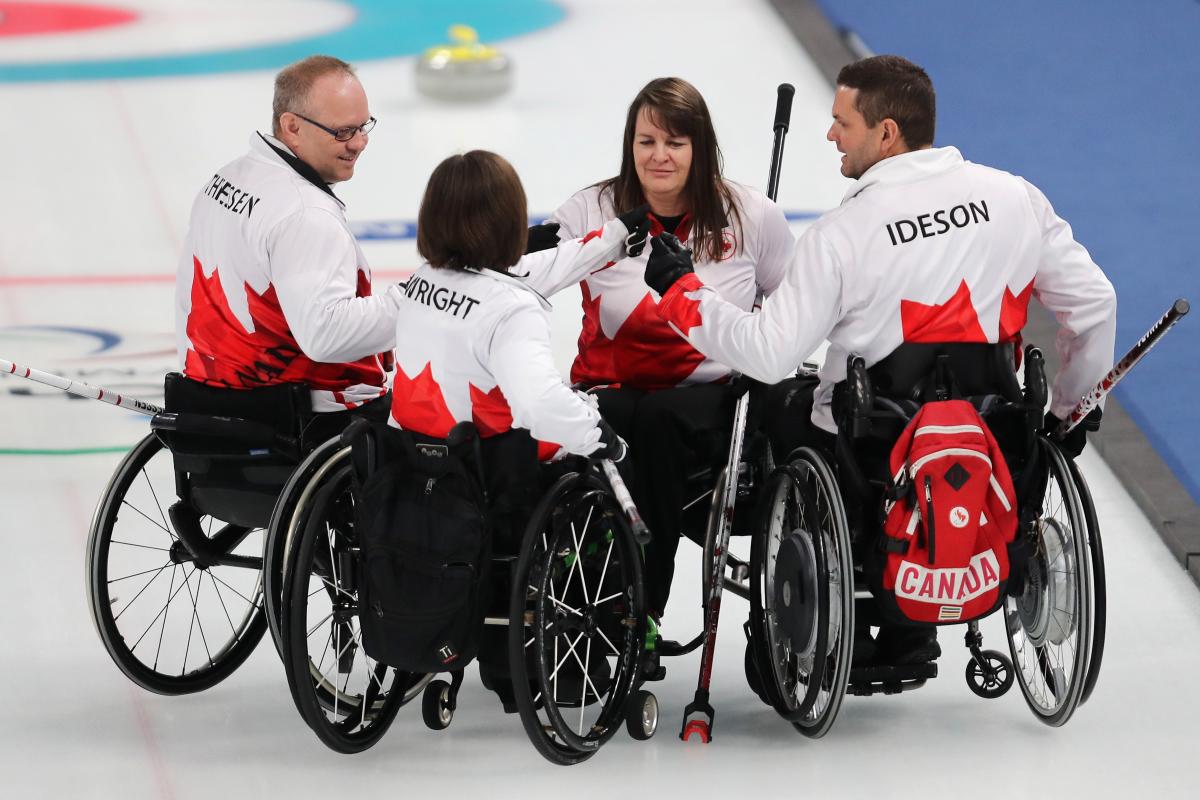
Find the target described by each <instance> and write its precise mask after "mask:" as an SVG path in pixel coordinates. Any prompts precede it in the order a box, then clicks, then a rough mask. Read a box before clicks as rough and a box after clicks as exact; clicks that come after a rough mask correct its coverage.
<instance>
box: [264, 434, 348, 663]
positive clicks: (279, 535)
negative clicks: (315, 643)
mask: <svg viewBox="0 0 1200 800" xmlns="http://www.w3.org/2000/svg"><path fill="white" fill-rule="evenodd" d="M348 453H349V450H348V449H345V448H343V447H342V446H341V441H340V439H337V438H335V439H330V440H329V441H327V442H325V443H324V444H322V445H321V446H319V447H318V448H316V449H315V450H313V451H312V452H311V453H309V454H308V456H307V457H306V458H305V459H304V461H302V462H301V463H300V466H299V467H297V468H296V471H295V472H293V473H292V474H291V476H290V477H289V478H288V479H287V482H286V483H285V484H284V486H283V491H282V492H280V493H279V499H278V500H277V501H276V503H275V508H274V509H273V510H272V511H271V521H270V524H269V525H268V526H267V533H266V543H265V545H264V547H263V603H264V607H265V609H266V618H267V624H268V627H269V630H270V631H271V639H272V641H274V642H275V649H276V650H277V651H278V652H279V655H280V657H281V658H282V657H283V631H282V627H281V623H280V619H281V617H282V614H281V612H280V597H281V595H282V592H283V565H284V562H285V560H286V557H287V548H288V544H289V542H295V541H298V540H299V538H300V537H299V534H298V533H297V532H296V531H297V528H296V525H297V521H298V520H297V516H296V509H297V508H298V507H300V506H303V505H306V504H308V503H310V502H311V500H312V493H313V492H315V491H316V489H317V487H318V486H320V485H321V484H322V482H323V478H324V476H325V475H326V474H327V473H328V472H329V471H330V470H332V469H334V468H336V467H337V466H338V464H340V463H342V460H343V459H344V458H345V457H346V456H347V455H348Z"/></svg>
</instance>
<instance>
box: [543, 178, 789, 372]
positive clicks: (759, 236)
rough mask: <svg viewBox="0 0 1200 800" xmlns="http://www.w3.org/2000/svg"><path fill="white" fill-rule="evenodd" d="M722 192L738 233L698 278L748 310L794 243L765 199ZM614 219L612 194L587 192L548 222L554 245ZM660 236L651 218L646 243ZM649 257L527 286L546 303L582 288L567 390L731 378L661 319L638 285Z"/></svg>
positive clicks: (777, 274) (778, 275)
mask: <svg viewBox="0 0 1200 800" xmlns="http://www.w3.org/2000/svg"><path fill="white" fill-rule="evenodd" d="M728 186H729V188H730V189H731V190H732V192H733V195H734V197H735V198H736V200H737V203H738V205H739V206H740V209H741V217H742V224H741V228H740V230H738V229H735V228H733V227H729V228H726V229H725V231H724V232H723V234H722V235H723V239H724V242H725V245H726V252H727V254H728V255H727V257H726V258H724V259H722V260H721V261H718V262H715V263H714V262H709V261H701V262H699V263H698V264H696V272H697V273H698V274H699V275H700V277H701V278H702V279H703V280H704V282H705V284H707V285H708V286H711V287H713V288H714V289H715V290H716V291H717V292H718V293H719V294H720V295H721V296H722V297H724V298H725V299H726V300H728V301H729V302H730V303H732V304H733V305H734V306H736V307H737V308H741V309H747V310H748V309H750V308H752V307H753V305H754V296H755V294H756V293H757V290H758V289H760V288H761V289H762V290H763V292H765V293H766V294H770V293H771V292H773V291H774V290H775V289H776V287H778V286H779V284H780V283H781V282H782V281H783V276H784V272H785V270H786V269H787V267H788V265H789V264H790V263H791V254H792V249H793V247H794V246H795V239H794V238H793V237H792V232H791V230H790V229H789V227H788V223H787V220H786V219H785V218H784V216H783V212H782V211H780V210H779V208H778V206H776V205H775V204H774V203H773V202H771V201H770V200H769V199H768V198H767V197H766V195H764V194H762V193H761V192H758V191H756V190H754V189H750V188H748V187H745V186H741V185H740V184H736V183H732V182H729V183H728ZM615 213H616V212H615V211H614V210H613V206H612V198H611V193H609V192H605V193H604V195H603V196H601V193H600V189H599V188H598V187H595V186H592V187H589V188H587V189H584V190H582V191H580V192H577V193H576V194H575V195H573V196H572V197H571V198H570V199H568V200H567V201H566V202H565V203H563V204H562V206H561V207H559V209H558V210H557V211H555V212H554V214H552V215H551V217H550V221H552V222H557V223H559V225H561V226H562V227H561V228H560V229H559V236H560V237H563V238H574V237H578V236H583V235H584V232H585V231H590V230H592V229H594V228H597V227H599V226H600V225H601V224H602V223H603V222H604V220H607V219H611V218H612V217H613V216H615ZM689 228H690V225H689V221H688V219H687V217H685V218H684V219H683V221H682V222H681V223H680V225H679V229H678V231H677V233H679V234H681V237H680V238H686V236H687V232H688V230H689ZM661 232H662V226H661V225H659V224H658V221H657V220H656V219H654V217H653V216H651V229H650V235H651V236H657V235H658V234H659V233H661ZM739 239H740V241H739ZM649 254H650V246H649V243H647V245H646V249H645V250H644V251H643V252H642V254H641V255H640V256H639V257H637V258H622V259H618V260H617V261H616V262H615V263H613V264H602V265H600V266H599V267H593V268H591V269H588V270H579V269H577V270H575V271H572V272H562V273H558V274H538V272H537V271H532V272H531V274H530V276H529V278H528V280H529V281H531V282H532V284H533V286H534V287H535V288H537V289H538V291H540V292H542V293H543V294H545V295H547V296H549V295H552V294H554V293H555V292H557V291H559V290H560V289H562V288H564V287H566V286H569V285H573V284H576V283H580V282H581V281H582V284H581V286H580V288H581V289H582V290H583V333H582V334H581V335H580V337H579V355H578V356H577V357H576V359H575V363H574V364H573V365H572V367H571V380H572V381H573V382H575V383H584V384H588V385H601V384H613V383H622V384H626V385H629V386H634V387H637V388H642V389H663V388H667V387H671V386H678V385H680V384H688V383H708V382H711V381H714V380H717V379H719V378H722V377H724V376H726V375H728V374H729V368H728V367H726V366H725V365H724V364H722V363H717V362H718V361H720V359H717V360H716V361H714V360H712V359H709V358H706V357H705V356H704V355H703V354H702V353H700V352H698V351H697V350H696V349H695V348H693V347H692V346H691V345H689V344H688V343H687V342H685V341H683V340H682V339H680V338H679V337H678V336H677V335H676V334H675V333H674V332H673V331H672V330H671V329H670V327H668V326H667V324H666V323H665V322H663V320H662V319H660V318H659V316H658V314H657V311H656V306H657V303H658V301H659V297H658V294H657V293H655V292H654V291H653V290H651V289H648V288H647V287H646V284H645V282H644V281H643V279H642V275H643V273H644V272H645V269H646V259H647V258H648V257H649Z"/></svg>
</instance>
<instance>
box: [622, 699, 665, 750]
mask: <svg viewBox="0 0 1200 800" xmlns="http://www.w3.org/2000/svg"><path fill="white" fill-rule="evenodd" d="M625 730H626V731H628V732H629V735H630V737H632V738H634V739H636V740H638V741H639V742H644V741H646V740H647V739H649V738H651V737H652V736H654V733H655V731H657V730H658V698H657V697H655V696H654V693H653V692H648V691H646V690H645V689H639V690H637V691H636V692H634V693H633V695H632V696H631V697H630V698H629V700H628V701H627V703H626V711H625Z"/></svg>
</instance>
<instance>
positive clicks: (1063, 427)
mask: <svg viewBox="0 0 1200 800" xmlns="http://www.w3.org/2000/svg"><path fill="white" fill-rule="evenodd" d="M1191 308H1192V307H1191V304H1190V303H1188V301H1187V300H1185V299H1183V298H1182V297H1181V298H1179V299H1178V300H1176V301H1175V302H1174V303H1173V304H1172V305H1171V307H1170V308H1169V309H1167V313H1165V314H1163V315H1162V317H1161V318H1160V319H1159V320H1158V322H1156V323H1154V325H1153V326H1152V327H1151V328H1150V330H1148V331H1146V335H1145V336H1143V337H1142V338H1141V339H1139V340H1138V342H1137V344H1135V345H1134V346H1133V347H1131V348H1129V352H1128V353H1126V354H1125V357H1124V358H1122V359H1121V360H1120V361H1118V362H1117V363H1116V366H1114V367H1113V368H1112V369H1110V370H1109V371H1108V374H1107V375H1105V376H1104V378H1103V379H1102V380H1101V381H1100V382H1099V383H1097V384H1096V385H1095V386H1093V387H1092V390H1091V391H1090V392H1088V393H1087V394H1085V395H1084V396H1083V397H1082V399H1080V401H1079V403H1078V405H1076V406H1075V410H1073V411H1072V412H1071V413H1070V414H1069V415H1068V416H1067V418H1066V419H1064V420H1063V421H1062V422H1061V423H1060V424H1059V426H1058V428H1057V429H1056V430H1055V431H1054V435H1055V436H1056V437H1057V438H1060V439H1061V438H1062V437H1064V436H1066V435H1067V434H1068V433H1070V432H1071V430H1072V429H1073V428H1075V426H1076V425H1078V424H1079V423H1080V422H1082V421H1083V418H1084V417H1086V416H1087V415H1088V414H1090V413H1091V411H1092V409H1094V408H1095V407H1096V406H1098V405H1100V401H1101V400H1103V399H1104V398H1105V397H1106V396H1108V393H1109V392H1111V391H1112V390H1113V387H1115V386H1116V385H1117V384H1118V383H1120V382H1121V380H1122V379H1123V378H1124V377H1125V376H1126V375H1128V374H1129V370H1131V369H1133V366H1134V365H1135V364H1137V363H1138V362H1139V361H1141V360H1142V359H1143V358H1144V357H1145V356H1146V353H1149V352H1150V349H1151V348H1152V347H1154V345H1156V344H1158V341H1159V340H1160V339H1162V337H1163V336H1165V335H1166V334H1167V331H1169V330H1171V328H1173V327H1174V326H1175V323H1176V322H1179V320H1181V319H1183V317H1184V316H1185V315H1186V314H1187V313H1188V311H1190V310H1191ZM2 363H3V362H0V364H2Z"/></svg>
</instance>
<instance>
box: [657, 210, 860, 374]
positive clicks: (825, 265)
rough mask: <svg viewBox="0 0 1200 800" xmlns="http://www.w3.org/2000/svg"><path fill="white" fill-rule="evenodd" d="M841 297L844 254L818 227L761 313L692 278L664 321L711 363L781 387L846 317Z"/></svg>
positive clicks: (682, 283) (666, 298)
mask: <svg viewBox="0 0 1200 800" xmlns="http://www.w3.org/2000/svg"><path fill="white" fill-rule="evenodd" d="M842 293H843V286H842V274H841V270H840V269H839V266H838V258H837V254H836V253H835V252H834V250H833V248H832V247H831V246H829V244H828V242H827V241H826V240H825V239H824V237H822V236H821V234H820V232H819V230H818V229H817V228H816V227H813V228H809V229H808V231H807V232H806V233H805V234H804V236H803V237H801V239H800V241H799V243H798V244H797V245H796V251H795V257H794V260H792V261H790V263H788V265H787V267H786V269H785V270H784V277H783V282H782V283H781V284H779V286H778V288H777V289H776V290H775V291H774V292H772V293H771V294H770V295H769V296H768V297H767V298H766V300H764V301H763V306H762V310H761V311H759V312H758V313H751V312H748V311H743V310H742V309H740V308H738V307H737V306H735V305H733V304H732V303H729V302H727V301H725V300H723V299H722V298H721V296H720V295H719V294H717V292H716V291H715V290H713V289H711V288H709V287H707V286H705V285H704V284H703V282H701V280H700V279H699V278H698V277H696V275H695V274H694V273H692V274H688V275H685V276H684V277H682V278H680V279H679V280H678V281H676V282H675V284H674V285H673V286H672V287H671V288H670V289H668V290H667V293H666V294H665V295H663V298H662V300H660V301H659V303H658V315H659V316H660V317H662V318H663V319H664V320H666V321H667V322H669V323H670V324H671V326H672V327H673V328H675V330H676V331H677V332H678V333H680V334H682V335H683V336H684V338H686V339H687V340H688V341H689V342H690V343H691V345H692V346H693V347H695V348H696V349H697V350H699V351H700V352H701V353H704V354H705V355H706V356H708V357H709V358H712V359H715V360H717V361H720V362H721V363H723V364H726V365H728V366H729V367H731V368H732V369H735V370H737V371H739V372H742V373H745V374H746V375H749V376H750V377H752V378H754V379H755V380H759V381H762V382H764V383H777V382H778V381H781V380H783V379H784V378H786V377H788V376H789V375H791V374H792V373H793V372H795V370H796V367H798V366H799V365H800V362H801V361H803V360H804V359H805V358H806V357H807V356H808V355H809V354H811V353H812V352H813V351H814V350H815V349H816V348H817V346H818V345H820V344H821V342H822V341H823V340H824V338H825V337H826V336H827V335H828V334H829V331H830V330H831V329H832V328H833V326H834V325H835V324H836V323H837V321H838V320H839V319H840V318H841V316H842V305H843V304H842Z"/></svg>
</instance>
